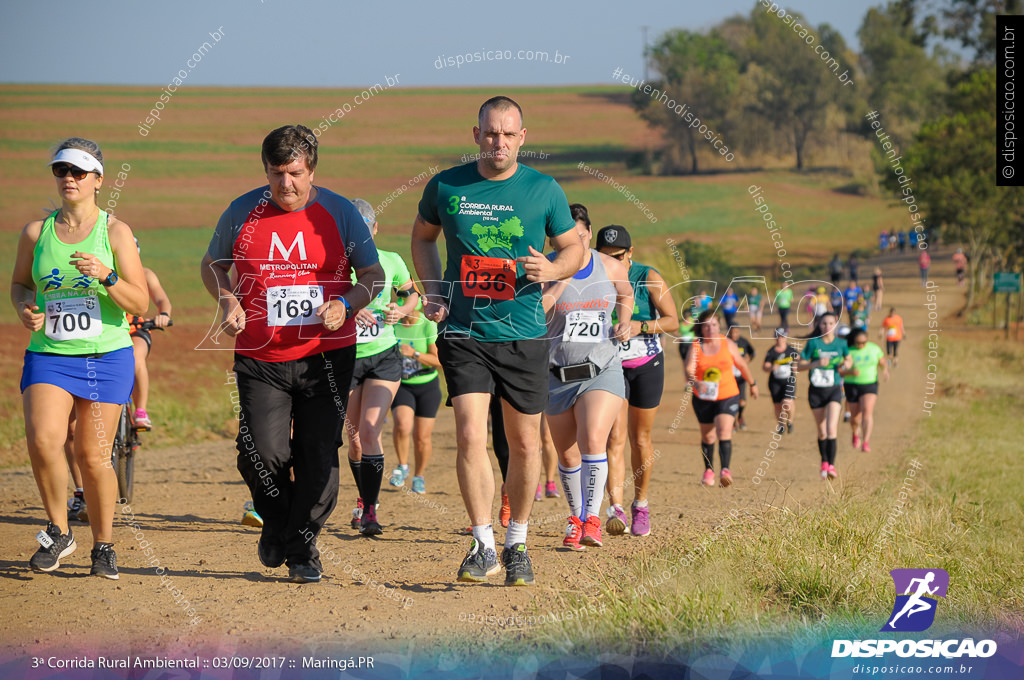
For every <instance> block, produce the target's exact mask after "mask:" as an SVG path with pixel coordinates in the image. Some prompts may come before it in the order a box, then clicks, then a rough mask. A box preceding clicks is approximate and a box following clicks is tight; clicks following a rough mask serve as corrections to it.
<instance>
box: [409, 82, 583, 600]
mask: <svg viewBox="0 0 1024 680" xmlns="http://www.w3.org/2000/svg"><path fill="white" fill-rule="evenodd" d="M477 122H478V125H477V126H474V128H473V140H474V141H475V142H476V143H477V145H478V146H479V147H480V157H479V159H477V160H475V161H471V162H469V163H467V164H465V165H459V166H456V167H454V168H450V169H448V170H445V171H443V172H441V173H439V174H437V175H435V176H434V177H433V178H432V179H431V180H430V181H429V182H428V183H427V186H426V187H425V188H424V190H423V197H422V199H421V200H420V204H419V213H418V214H417V216H416V222H415V224H414V225H413V232H412V259H413V264H414V265H415V268H416V273H417V275H418V276H419V278H420V280H421V281H422V282H423V287H424V303H423V311H424V314H425V316H426V317H427V318H429V319H431V320H433V321H436V322H437V323H438V324H440V332H441V337H439V338H438V342H437V345H438V351H439V356H440V360H441V365H442V367H443V368H444V372H445V381H446V383H447V385H448V394H449V398H450V399H451V403H452V406H453V407H454V408H455V429H456V435H457V439H458V442H459V444H458V459H457V466H458V475H459V486H460V488H461V490H462V498H463V501H464V502H465V504H466V510H467V511H468V513H469V519H470V523H471V525H472V527H473V542H472V544H471V545H470V549H469V553H468V554H467V555H466V558H465V559H464V560H463V562H462V565H461V566H460V567H459V572H458V578H459V580H460V581H470V582H478V581H486V580H487V577H488V576H489V575H491V574H494V573H497V572H498V570H499V569H500V566H499V564H498V559H497V552H496V549H495V543H494V532H493V530H492V528H491V507H492V503H493V500H494V476H493V474H492V472H491V465H490V460H489V459H488V457H487V442H486V438H487V414H488V407H489V404H490V399H491V394H496V395H498V396H499V397H501V399H502V407H503V413H504V420H505V432H506V435H507V438H508V442H509V449H510V453H509V466H508V478H507V479H506V483H505V487H506V492H507V494H508V497H509V505H510V507H511V510H512V519H511V521H510V522H509V527H508V531H507V533H506V535H505V549H504V551H503V552H502V563H503V564H504V565H505V584H506V585H529V584H532V583H533V580H534V578H533V567H532V565H531V563H530V558H529V557H528V555H527V553H526V528H527V523H528V521H529V519H530V511H531V509H532V506H533V485H534V484H535V483H536V480H537V478H538V476H539V475H540V458H539V451H540V416H541V413H542V412H543V410H544V407H545V406H546V404H547V394H548V342H547V341H546V340H544V339H543V338H544V334H545V332H546V323H545V317H544V310H543V307H542V306H541V283H542V282H544V281H554V280H558V279H563V278H566V277H569V276H571V275H573V274H575V273H576V272H577V271H579V268H580V265H581V264H582V261H583V254H584V248H583V244H582V243H581V242H580V240H579V238H578V237H577V236H576V232H575V230H574V229H573V227H574V221H573V219H572V214H571V213H570V212H569V202H568V201H567V200H566V198H565V192H563V191H562V189H561V187H559V186H558V183H557V182H555V180H554V179H552V178H551V177H548V176H547V175H543V174H541V173H539V172H537V171H536V170H533V169H532V168H529V167H527V166H525V165H521V164H519V162H518V160H517V156H518V153H519V147H520V146H522V144H523V142H525V141H526V128H524V127H523V110H522V108H520V106H519V104H517V103H516V102H515V101H513V100H511V99H509V98H508V97H493V98H491V99H489V100H487V101H486V102H484V103H483V105H482V106H481V107H480V111H479V112H478V120H477ZM442 231H443V232H444V238H445V245H446V247H447V254H448V261H447V266H446V267H445V270H444V275H443V278H442V272H441V258H440V255H439V252H438V248H437V239H438V238H439V237H440V236H441V233H442ZM545 237H548V238H549V239H550V240H551V245H552V246H553V247H554V249H555V251H556V253H557V255H556V257H555V258H554V259H553V260H548V258H546V257H544V255H543V253H542V251H543V248H544V238H545Z"/></svg>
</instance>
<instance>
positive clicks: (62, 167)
mask: <svg viewBox="0 0 1024 680" xmlns="http://www.w3.org/2000/svg"><path fill="white" fill-rule="evenodd" d="M50 168H51V169H52V170H53V176H54V177H67V176H68V174H70V175H71V176H72V177H74V178H75V179H77V180H83V179H85V176H86V175H88V174H89V170H82V169H81V168H76V167H75V166H74V165H69V164H67V163H56V164H55V165H51V166H50Z"/></svg>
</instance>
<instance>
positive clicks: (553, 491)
mask: <svg viewBox="0 0 1024 680" xmlns="http://www.w3.org/2000/svg"><path fill="white" fill-rule="evenodd" d="M544 495H545V496H547V497H548V498H558V497H559V495H560V494H559V493H558V485H557V484H555V483H554V482H548V483H547V485H546V486H545V487H544Z"/></svg>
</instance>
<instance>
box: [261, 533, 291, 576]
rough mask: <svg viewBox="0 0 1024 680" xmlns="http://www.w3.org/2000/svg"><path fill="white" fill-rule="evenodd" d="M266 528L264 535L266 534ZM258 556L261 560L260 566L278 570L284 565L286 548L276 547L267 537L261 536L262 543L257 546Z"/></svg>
mask: <svg viewBox="0 0 1024 680" xmlns="http://www.w3.org/2000/svg"><path fill="white" fill-rule="evenodd" d="M266 531H267V530H266V527H264V529H263V533H264V534H265V533H266ZM256 554H257V555H258V556H259V558H260V564H262V565H263V566H264V567H269V568H270V569H276V568H277V567H280V566H281V565H282V564H284V559H285V556H284V546H283V545H275V544H273V543H271V542H270V541H268V540H267V538H266V536H264V535H262V534H261V535H260V542H259V543H258V544H257V545H256Z"/></svg>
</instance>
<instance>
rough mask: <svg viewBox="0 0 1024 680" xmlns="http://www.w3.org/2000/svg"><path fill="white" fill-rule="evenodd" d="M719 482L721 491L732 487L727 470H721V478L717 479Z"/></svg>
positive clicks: (730, 477)
mask: <svg viewBox="0 0 1024 680" xmlns="http://www.w3.org/2000/svg"><path fill="white" fill-rule="evenodd" d="M719 482H720V483H721V485H722V488H723V489H724V488H725V487H727V486H732V473H731V472H729V468H722V476H721V478H720V479H719Z"/></svg>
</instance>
